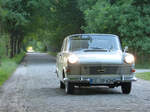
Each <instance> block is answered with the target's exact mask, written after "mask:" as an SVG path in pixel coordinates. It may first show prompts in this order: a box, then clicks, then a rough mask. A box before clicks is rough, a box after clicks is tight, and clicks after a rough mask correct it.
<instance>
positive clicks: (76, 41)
mask: <svg viewBox="0 0 150 112" xmlns="http://www.w3.org/2000/svg"><path fill="white" fill-rule="evenodd" d="M119 49H121V48H120V43H119V40H118V38H116V37H115V36H113V35H82V36H81V35H79V36H73V37H71V38H70V51H78V50H85V51H108V50H109V51H110V50H119Z"/></svg>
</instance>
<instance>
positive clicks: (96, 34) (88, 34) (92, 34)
mask: <svg viewBox="0 0 150 112" xmlns="http://www.w3.org/2000/svg"><path fill="white" fill-rule="evenodd" d="M86 35H95V36H98V35H99V36H113V37H117V38H118V36H117V35H114V34H72V35H69V36H67V37H66V38H70V37H73V36H86Z"/></svg>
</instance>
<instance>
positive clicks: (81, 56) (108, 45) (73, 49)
mask: <svg viewBox="0 0 150 112" xmlns="http://www.w3.org/2000/svg"><path fill="white" fill-rule="evenodd" d="M126 51H127V47H125V49H124V51H122V48H121V45H120V41H119V38H118V36H116V35H112V34H75V35H70V36H68V37H66V38H65V39H64V41H63V45H62V49H61V52H59V53H58V54H57V63H56V73H57V76H58V78H59V80H60V88H65V91H66V93H67V94H72V93H73V91H74V89H75V87H80V86H108V87H110V88H114V87H118V86H121V88H122V92H123V93H124V94H129V93H130V91H131V87H132V81H136V77H135V69H134V65H135V64H134V63H135V62H134V56H133V55H132V54H129V53H126Z"/></svg>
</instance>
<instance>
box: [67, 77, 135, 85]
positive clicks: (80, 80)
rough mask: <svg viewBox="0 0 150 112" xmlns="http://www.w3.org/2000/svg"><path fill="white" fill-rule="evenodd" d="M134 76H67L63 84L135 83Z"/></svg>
mask: <svg viewBox="0 0 150 112" xmlns="http://www.w3.org/2000/svg"><path fill="white" fill-rule="evenodd" d="M136 80H137V79H136V77H135V75H98V76H97V75H68V77H67V78H64V82H71V83H74V84H76V85H87V84H88V85H107V84H115V83H122V82H132V81H136Z"/></svg>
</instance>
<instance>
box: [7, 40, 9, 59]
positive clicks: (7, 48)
mask: <svg viewBox="0 0 150 112" xmlns="http://www.w3.org/2000/svg"><path fill="white" fill-rule="evenodd" d="M8 51H9V47H8V44H7V43H6V56H8V55H9V53H8Z"/></svg>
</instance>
